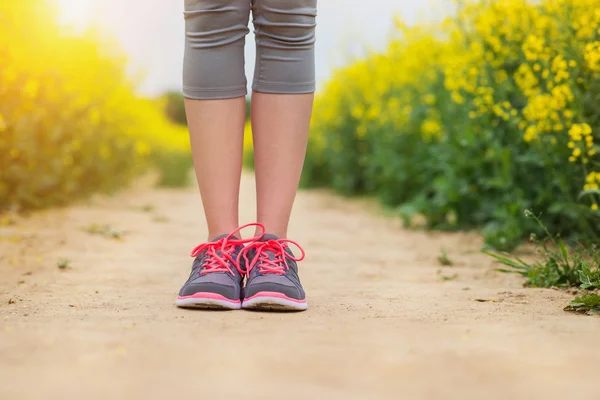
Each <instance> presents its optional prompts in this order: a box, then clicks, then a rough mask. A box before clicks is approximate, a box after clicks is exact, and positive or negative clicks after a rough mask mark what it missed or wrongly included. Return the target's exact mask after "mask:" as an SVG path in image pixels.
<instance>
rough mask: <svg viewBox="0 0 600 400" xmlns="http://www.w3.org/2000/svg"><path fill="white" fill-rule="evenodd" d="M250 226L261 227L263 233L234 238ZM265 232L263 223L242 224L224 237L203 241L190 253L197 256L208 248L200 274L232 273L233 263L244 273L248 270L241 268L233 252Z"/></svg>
mask: <svg viewBox="0 0 600 400" xmlns="http://www.w3.org/2000/svg"><path fill="white" fill-rule="evenodd" d="M250 226H255V227H258V228H260V230H261V232H262V233H261V234H260V235H258V236H255V237H251V238H248V239H237V238H234V236H235V234H236V233H238V232H240V231H241V230H242V229H245V228H248V227H250ZM264 233H265V227H264V226H263V225H262V224H256V223H252V224H246V225H243V226H240V227H239V228H237V229H236V230H234V231H233V232H231V233H230V234H229V235H227V236H226V237H224V238H221V239H219V240H215V241H214V242H207V243H202V244H200V245H198V246H196V247H194V250H192V252H191V254H190V255H191V256H192V257H196V256H198V254H200V253H202V252H203V251H204V250H206V253H205V254H206V256H205V258H204V264H202V269H201V270H200V275H205V274H209V273H211V272H228V273H230V274H233V271H232V270H231V265H232V264H233V265H235V267H236V269H237V270H238V271H239V273H240V274H242V275H243V274H245V273H246V272H245V271H243V270H242V269H241V268H240V263H239V258H238V259H237V260H236V259H234V258H233V257H232V254H233V253H234V252H235V250H236V247H238V246H242V245H244V244H246V243H251V242H255V241H256V240H258V239H260V238H261V237H262V236H263V235H264ZM219 251H220V254H219ZM240 254H241V252H240Z"/></svg>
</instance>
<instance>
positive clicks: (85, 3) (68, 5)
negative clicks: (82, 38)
mask: <svg viewBox="0 0 600 400" xmlns="http://www.w3.org/2000/svg"><path fill="white" fill-rule="evenodd" d="M54 1H55V2H56V3H58V6H59V8H60V15H61V19H62V21H63V22H64V23H66V24H69V25H72V26H74V27H76V28H85V27H86V26H87V25H88V24H89V23H90V22H91V19H92V8H93V7H92V6H93V2H94V0H54Z"/></svg>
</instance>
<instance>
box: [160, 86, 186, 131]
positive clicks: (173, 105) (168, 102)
mask: <svg viewBox="0 0 600 400" xmlns="http://www.w3.org/2000/svg"><path fill="white" fill-rule="evenodd" d="M161 99H162V101H163V102H164V110H165V114H166V115H167V117H168V118H169V120H171V121H172V122H174V123H176V124H179V125H184V126H187V119H186V114H185V103H184V97H183V95H182V94H181V93H179V92H167V93H165V94H163V95H162V96H161Z"/></svg>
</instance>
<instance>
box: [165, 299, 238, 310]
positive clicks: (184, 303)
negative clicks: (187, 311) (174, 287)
mask: <svg viewBox="0 0 600 400" xmlns="http://www.w3.org/2000/svg"><path fill="white" fill-rule="evenodd" d="M175 305H176V306H177V307H180V308H198V309H205V310H239V309H240V308H242V304H241V302H240V303H232V302H230V301H226V300H220V299H209V298H187V299H177V300H176V301H175Z"/></svg>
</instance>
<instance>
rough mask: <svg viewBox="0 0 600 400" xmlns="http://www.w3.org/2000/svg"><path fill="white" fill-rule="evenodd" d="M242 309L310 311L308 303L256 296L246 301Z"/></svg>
mask: <svg viewBox="0 0 600 400" xmlns="http://www.w3.org/2000/svg"><path fill="white" fill-rule="evenodd" d="M242 308H244V309H247V310H272V311H304V310H306V309H308V303H307V302H306V301H303V302H297V301H292V300H288V299H284V298H281V297H270V296H256V297H253V298H251V299H248V300H244V302H243V303H242Z"/></svg>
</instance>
